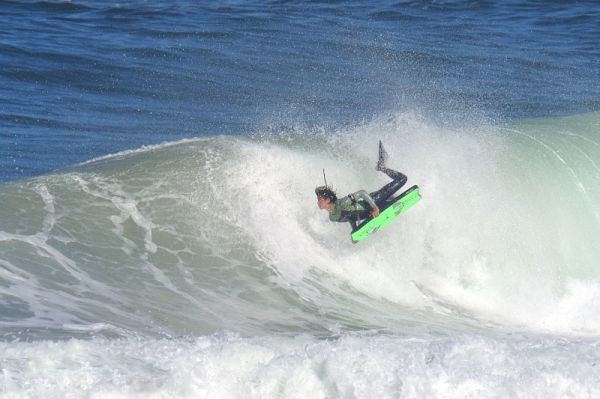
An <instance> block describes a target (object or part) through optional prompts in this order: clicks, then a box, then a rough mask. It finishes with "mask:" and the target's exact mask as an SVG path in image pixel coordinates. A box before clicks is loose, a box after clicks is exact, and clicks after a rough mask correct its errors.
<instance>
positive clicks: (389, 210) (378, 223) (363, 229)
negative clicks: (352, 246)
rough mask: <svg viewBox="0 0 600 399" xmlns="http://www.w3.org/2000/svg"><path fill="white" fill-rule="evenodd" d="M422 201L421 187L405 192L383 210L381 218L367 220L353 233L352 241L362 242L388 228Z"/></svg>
mask: <svg viewBox="0 0 600 399" xmlns="http://www.w3.org/2000/svg"><path fill="white" fill-rule="evenodd" d="M420 199H421V193H419V186H412V187H411V188H409V189H408V190H406V191H405V192H403V193H402V194H401V195H400V196H399V197H398V198H397V199H396V201H394V202H393V203H392V204H391V205H389V206H387V207H386V208H385V209H382V210H381V211H380V213H379V216H377V217H376V218H373V219H367V220H365V221H364V222H363V223H361V224H360V226H358V228H357V229H356V230H355V231H353V232H352V234H351V236H352V241H362V240H364V239H365V238H368V237H369V236H371V235H372V234H375V233H376V232H377V231H378V230H379V229H380V228H382V227H384V226H387V225H388V224H389V223H390V222H391V221H392V220H394V219H395V218H396V217H397V216H398V215H400V214H401V213H403V212H405V211H406V210H408V208H410V207H411V206H413V205H414V204H416V203H417V202H419V200H420Z"/></svg>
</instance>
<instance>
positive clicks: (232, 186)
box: [0, 113, 600, 339]
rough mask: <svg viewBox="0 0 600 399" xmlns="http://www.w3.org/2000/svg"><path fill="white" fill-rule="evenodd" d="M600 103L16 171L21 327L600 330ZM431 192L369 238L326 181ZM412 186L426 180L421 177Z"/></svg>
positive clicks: (6, 232) (14, 281) (399, 119)
mask: <svg viewBox="0 0 600 399" xmlns="http://www.w3.org/2000/svg"><path fill="white" fill-rule="evenodd" d="M599 121H600V116H599V115H598V114H585V115H579V116H574V117H569V118H553V119H538V120H529V121H523V122H520V123H518V124H513V125H503V126H493V125H489V126H483V127H482V126H478V127H469V128H467V129H461V130H458V129H454V128H450V127H447V126H445V127H440V126H437V125H435V124H433V123H431V122H428V121H427V120H424V119H422V118H420V117H418V116H416V115H414V114H410V113H405V114H394V115H386V116H382V117H380V118H377V119H374V120H372V121H369V122H366V123H364V124H363V125H360V126H356V127H351V128H345V129H339V130H336V131H330V130H329V131H327V130H326V129H324V130H321V131H314V130H313V131H302V130H300V131H296V132H292V133H286V134H263V135H261V134H257V135H254V136H251V137H227V136H218V137H210V138H202V139H197V140H186V141H182V142H177V143H165V144H162V145H158V146H151V147H147V148H141V149H138V150H136V151H130V152H125V153H119V154H115V155H112V156H107V157H103V158H99V159H95V160H92V161H90V162H87V163H84V164H81V165H78V166H75V167H74V168H72V169H71V170H68V171H65V172H63V173H58V174H53V175H47V176H42V177H38V178H35V179H31V180H26V181H20V182H14V183H8V184H4V185H2V186H0V201H1V202H2V203H3V204H5V206H3V207H2V209H0V220H3V223H2V228H1V230H0V293H1V295H2V307H3V312H2V313H3V319H2V332H3V336H4V338H5V339H12V338H15V337H16V338H22V339H40V338H42V339H44V338H57V337H58V338H60V337H65V336H66V337H68V336H86V334H87V335H89V336H98V335H102V336H107V337H113V336H121V337H131V336H138V335H140V334H141V335H149V336H153V337H156V336H160V337H165V336H166V337H173V336H182V335H192V336H197V335H206V334H212V333H215V332H218V331H223V330H228V331H235V332H237V333H239V334H242V335H243V336H256V335H262V334H281V335H295V334H299V333H308V334H311V335H313V336H330V335H331V334H337V333H340V332H343V331H365V330H384V331H406V330H411V329H412V330H415V331H429V330H431V329H432V328H438V327H439V326H443V329H458V330H461V331H462V330H464V329H465V328H466V329H469V330H472V329H482V328H483V329H486V328H488V327H490V326H493V327H494V328H499V329H505V330H514V329H521V330H524V331H538V332H539V331H541V332H545V333H551V334H574V335H590V336H597V335H598V333H597V331H598V328H599V327H600V317H599V316H598V314H600V312H599V310H600V309H598V303H600V301H599V300H598V299H599V297H600V280H599V277H600V276H599V273H598V271H597V270H598V269H597V267H596V266H597V264H598V260H599V259H600V253H599V251H600V250H599V249H598V248H597V246H596V245H595V244H594V237H597V236H598V233H599V230H600V216H599V215H600V206H599V205H597V204H598V203H600V202H599V201H598V199H599V198H600V168H599V166H598V163H597V161H596V160H597V159H600V156H599V155H600V148H599V146H600V145H599V143H598V142H597V139H596V138H595V137H594V129H596V128H597V126H598V123H599ZM379 139H381V140H383V142H384V143H385V145H386V148H387V149H388V152H389V153H390V166H391V167H394V168H397V169H399V170H401V171H403V172H404V173H406V174H407V175H408V176H409V182H408V183H409V185H411V184H419V186H420V187H421V190H422V193H423V196H424V198H423V201H421V202H420V203H419V205H418V206H415V207H414V208H413V209H411V211H410V212H408V213H407V214H406V215H405V216H403V217H402V218H401V219H399V220H398V221H396V222H395V223H394V224H392V225H391V226H389V227H388V228H387V229H385V230H382V231H381V232H378V233H377V235H376V236H375V237H373V238H372V239H370V240H367V241H365V242H363V243H361V244H358V245H353V244H351V242H350V239H349V233H350V231H349V226H346V225H343V224H334V223H329V222H328V220H327V216H326V214H324V213H323V212H321V211H319V210H318V209H317V207H316V201H315V198H314V194H313V189H314V187H315V186H316V185H319V184H321V179H322V171H321V170H322V168H325V170H326V172H327V176H328V180H329V181H330V182H331V183H333V185H334V187H335V188H336V189H337V190H338V192H339V193H340V194H344V193H346V192H351V191H353V190H357V189H359V188H365V189H367V190H374V189H376V188H378V187H379V186H381V185H383V184H385V183H386V182H387V178H386V177H385V176H384V175H383V174H380V173H377V172H375V170H374V162H375V155H376V150H377V142H378V140H379ZM407 187H408V186H407Z"/></svg>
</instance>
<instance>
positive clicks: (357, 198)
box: [329, 168, 406, 231]
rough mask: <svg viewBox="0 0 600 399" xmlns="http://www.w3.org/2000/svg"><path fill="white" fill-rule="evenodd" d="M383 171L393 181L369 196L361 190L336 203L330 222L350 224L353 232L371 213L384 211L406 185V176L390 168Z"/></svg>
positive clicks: (330, 215)
mask: <svg viewBox="0 0 600 399" xmlns="http://www.w3.org/2000/svg"><path fill="white" fill-rule="evenodd" d="M381 171H382V172H383V173H385V174H386V175H388V176H389V177H391V178H392V181H391V182H389V183H388V184H386V185H385V186H383V187H381V188H380V189H379V190H377V191H375V192H372V193H370V194H367V192H366V191H364V190H360V191H357V192H355V193H353V194H350V195H348V196H346V197H343V198H339V199H338V200H337V201H335V207H334V209H333V212H331V213H330V214H329V220H331V221H333V222H349V223H350V225H352V230H353V231H354V230H356V226H357V224H358V222H359V221H361V220H364V219H367V218H369V217H370V216H371V212H372V211H373V209H375V208H376V207H377V208H379V209H381V210H383V209H385V208H386V207H387V206H389V205H390V204H391V203H393V202H394V200H395V198H393V197H392V196H393V195H394V193H395V192H396V191H398V190H399V189H400V188H401V187H402V186H403V185H404V184H406V175H404V174H402V173H400V172H398V171H395V170H393V169H389V168H382V169H381Z"/></svg>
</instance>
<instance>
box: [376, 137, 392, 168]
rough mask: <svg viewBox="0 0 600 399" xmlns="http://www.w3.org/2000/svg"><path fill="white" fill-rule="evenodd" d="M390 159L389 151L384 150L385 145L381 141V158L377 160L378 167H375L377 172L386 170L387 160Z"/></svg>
mask: <svg viewBox="0 0 600 399" xmlns="http://www.w3.org/2000/svg"><path fill="white" fill-rule="evenodd" d="M388 158H389V155H388V153H387V151H386V150H385V148H383V143H382V142H381V140H379V157H378V159H377V166H376V167H375V169H376V170H384V169H385V168H386V167H387V166H386V164H387V160H388Z"/></svg>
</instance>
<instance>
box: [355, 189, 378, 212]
mask: <svg viewBox="0 0 600 399" xmlns="http://www.w3.org/2000/svg"><path fill="white" fill-rule="evenodd" d="M353 195H354V198H355V199H356V200H357V201H359V200H364V201H365V202H366V203H367V204H369V206H370V207H371V209H376V208H379V207H378V206H377V204H376V203H375V201H373V198H371V196H370V195H369V193H367V192H366V191H365V190H360V191H357V192H355V193H354V194H353Z"/></svg>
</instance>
